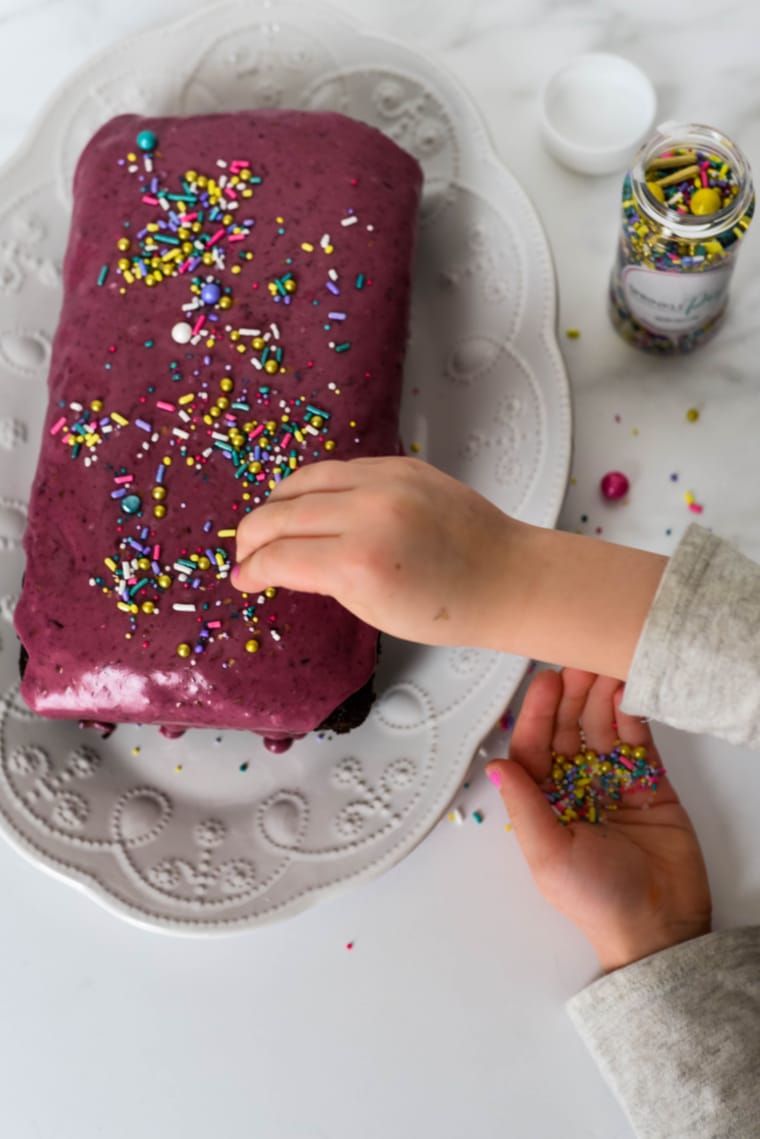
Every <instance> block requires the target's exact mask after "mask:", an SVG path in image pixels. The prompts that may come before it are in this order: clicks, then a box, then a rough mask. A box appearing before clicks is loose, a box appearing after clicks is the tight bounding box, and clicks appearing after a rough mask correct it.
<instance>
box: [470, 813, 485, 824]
mask: <svg viewBox="0 0 760 1139" xmlns="http://www.w3.org/2000/svg"><path fill="white" fill-rule="evenodd" d="M472 817H473V819H474V820H475V822H476V823H482V822H483V815H482V814H481V812H480V811H473V812H472Z"/></svg>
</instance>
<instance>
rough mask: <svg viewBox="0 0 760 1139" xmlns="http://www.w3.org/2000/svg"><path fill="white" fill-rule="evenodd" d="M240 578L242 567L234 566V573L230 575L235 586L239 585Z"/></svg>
mask: <svg viewBox="0 0 760 1139" xmlns="http://www.w3.org/2000/svg"><path fill="white" fill-rule="evenodd" d="M239 577H240V566H239V565H234V566H233V567H232V573H231V574H230V581H231V582H232V584H233V585H237V582H238V578H239Z"/></svg>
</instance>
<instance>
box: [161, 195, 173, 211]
mask: <svg viewBox="0 0 760 1139" xmlns="http://www.w3.org/2000/svg"><path fill="white" fill-rule="evenodd" d="M158 203H159V205H160V206H161V209H162V210H168V209H171V206H170V205H169V199H168V198H159V199H158Z"/></svg>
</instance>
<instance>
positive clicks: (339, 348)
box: [335, 340, 351, 352]
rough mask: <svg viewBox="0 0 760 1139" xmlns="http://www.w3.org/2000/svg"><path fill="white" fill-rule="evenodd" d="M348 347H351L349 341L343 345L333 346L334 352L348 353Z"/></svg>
mask: <svg viewBox="0 0 760 1139" xmlns="http://www.w3.org/2000/svg"><path fill="white" fill-rule="evenodd" d="M350 347H351V343H350V341H348V340H346V341H345V343H344V344H336V345H335V351H336V352H348V350H349V348H350Z"/></svg>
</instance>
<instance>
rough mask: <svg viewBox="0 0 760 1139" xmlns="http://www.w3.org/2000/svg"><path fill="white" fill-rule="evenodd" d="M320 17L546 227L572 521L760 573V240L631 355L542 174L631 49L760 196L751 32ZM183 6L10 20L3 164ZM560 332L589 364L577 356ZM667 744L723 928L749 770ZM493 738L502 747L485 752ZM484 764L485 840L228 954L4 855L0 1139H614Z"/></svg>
mask: <svg viewBox="0 0 760 1139" xmlns="http://www.w3.org/2000/svg"><path fill="white" fill-rule="evenodd" d="M337 6H338V7H342V8H344V9H345V10H346V11H349V12H350V14H351V15H352V16H353V17H354V18H357V19H359V18H363V19H365V20H366V21H367V22H368V23H369V24H370V25H372V26H374V27H375V28H378V29H380V30H381V31H384V32H386V33H389V34H392V35H393V36H395V37H396V38H398V39H401V40H404V41H406V42H408V43H409V44H412V45H414V46H416V47H417V48H418V50H422V51H431V52H435V53H437V54H438V56H439V57H440V58H441V59H442V60H443V62H444V63H445V64H446V65H448V67H449V69H450V70H451V71H452V72H453V73H454V74H455V75H456V76H457V77H458V78H459V79H460V80H461V81H462V83H463V84H464V85H465V86H466V87H467V88H468V89H469V91H470V93H471V95H472V97H473V98H474V100H475V102H476V103H477V104H478V106H479V107H480V109H481V112H482V113H483V115H484V117H485V120H486V122H487V125H488V128H489V130H490V133H491V136H492V139H493V142H494V146H495V148H496V150H497V152H498V153H499V155H500V156H501V158H502V159H503V160H504V161H505V162H506V163H507V164H508V165H509V167H510V168H511V169H512V170H513V172H514V173H515V174H516V175H517V177H518V178H519V179H520V181H521V183H522V185H523V186H524V188H525V189H526V191H527V192H528V194H529V195H530V197H531V198H532V200H533V202H534V204H535V206H536V208H537V210H538V212H539V214H540V217H541V219H542V222H543V224H544V227H545V230H546V233H547V236H548V239H549V242H550V245H551V249H552V253H553V256H554V261H555V266H556V275H557V282H558V291H559V315H558V328H559V333H560V335H559V339H560V346H561V349H562V352H563V354H564V357H565V360H566V364H567V368H568V372H569V376H570V381H571V387H572V395H573V404H574V416H575V435H574V459H573V465H572V472H571V474H572V477H571V483H570V486H569V489H568V494H567V497H566V500H565V504H564V507H563V510H562V513H561V516H560V520H559V525H560V526H562V527H563V528H565V529H568V530H579V531H581V532H584V533H590V534H594V533H597V534H600V535H601V536H603V537H604V538H607V539H610V540H613V541H621V542H625V543H628V544H632V545H637V546H641V547H645V548H648V549H652V550H657V551H660V552H663V553H667V552H669V551H670V550H672V549H673V547H674V545H675V543H676V541H677V540H678V537H679V536H680V534H681V533H682V532H683V530H684V528H685V527H686V526H687V525H688V523H689V522H690V521H691V520H692V518H693V517H694V516H693V515H692V514H690V513H689V510H688V508H687V506H686V504H685V502H684V492H685V491H691V492H692V493H693V494H694V495H695V497H696V498H697V499H698V501H699V502H700V503H702V504H703V506H704V513H703V514H702V515H701V518H700V521H701V522H702V523H703V524H704V525H707V526H709V527H711V528H713V529H715V530H716V532H718V533H720V534H721V535H723V536H726V537H729V538H731V539H734V540H735V541H736V542H737V543H738V544H739V545H740V546H741V548H742V549H744V550H745V551H746V552H747V553H748V554H750V555H751V556H754V557H756V558H758V557H760V517H759V516H758V511H757V500H758V490H757V484H758V479H757V467H758V460H757V453H758V451H757V438H758V427H760V383H759V382H758V377H757V360H758V358H760V324H759V323H758V321H757V319H756V312H757V308H758V303H760V240H758V238H757V237H756V236H753V235H752V234H751V235H750V236H749V237H748V240H747V242H746V248H745V249H743V250H742V253H741V257H740V258H739V263H738V268H737V272H736V276H735V279H734V284H733V291H732V300H731V307H730V313H729V317H728V319H727V322H726V324H725V326H724V328H723V329H722V331H721V332H720V334H719V336H718V337H717V338H716V339H715V340H714V342H712V343H711V344H710V345H708V346H707V347H705V348H703V349H702V350H701V351H700V352H699V353H698V354H695V355H694V356H692V357H691V358H685V359H682V360H671V361H662V360H655V359H650V358H648V357H646V356H644V355H641V354H639V353H637V352H636V350H634V349H632V348H629V347H628V346H626V345H625V344H623V343H622V341H621V340H620V339H619V338H618V337H617V335H616V334H615V332H614V331H613V330H612V328H611V326H610V325H609V323H608V319H607V315H606V287H607V278H608V274H609V270H610V266H611V262H612V255H613V249H614V243H615V239H616V232H617V221H618V201H619V184H620V176H619V175H612V176H607V177H601V178H594V179H592V178H586V177H583V176H581V175H576V174H572V173H570V172H568V171H566V170H564V169H562V168H561V167H559V166H557V165H556V164H555V162H554V161H553V160H552V159H551V158H550V157H549V156H548V155H547V154H546V153H545V151H544V149H543V147H542V144H541V141H540V137H539V133H538V102H537V100H538V92H539V90H540V88H541V86H542V83H543V82H544V80H545V79H546V78H547V77H548V75H549V74H551V72H552V71H553V70H555V69H556V68H557V67H558V66H559V65H560V64H562V63H563V62H564V61H565V60H567V59H569V58H570V57H571V56H573V55H575V54H577V53H579V52H582V51H588V50H606V51H614V52H618V53H620V54H623V55H625V56H627V57H628V58H630V59H631V60H633V61H634V62H636V63H638V64H639V65H640V66H641V67H643V68H644V70H645V71H647V73H648V74H649V75H650V76H651V78H652V80H653V82H654V84H655V86H656V89H657V93H658V98H659V118H660V119H665V118H674V119H683V120H686V121H704V122H708V123H711V124H714V125H716V126H719V127H721V128H722V129H724V130H725V131H726V132H727V133H728V134H730V135H732V136H733V137H735V138H736V139H737V140H739V141H740V143H741V145H742V147H743V149H744V151H745V152H746V154H747V155H748V157H749V159H750V162H751V164H752V165H753V167H754V169H755V170H756V171H760V115H758V114H757V109H758V104H759V103H760V61H758V59H757V51H756V43H757V38H756V37H757V34H758V32H760V10H758V9H757V7H756V6H755V5H754V4H752V3H751V2H750V0H734V2H729V3H727V4H726V5H724V7H723V9H722V11H721V14H720V24H719V30H718V29H717V26H716V15H715V5H714V0H710V2H709V3H708V2H707V0H689V2H687V0H672V2H671V3H670V4H669V5H667V6H664V5H662V4H661V3H659V2H655V0H640V2H639V3H638V4H636V5H633V6H632V5H630V4H623V3H622V2H621V0H588V2H585V3H577V4H566V3H560V2H552V0H471V2H469V3H467V2H464V0H457V2H456V3H455V2H454V0H439V2H436V0H341V3H340V4H339V5H337ZM196 7H201V5H200V4H195V3H194V0H152V2H150V3H149V2H148V0H131V3H130V4H128V5H115V4H112V3H109V2H107V0H0V163H2V162H4V161H5V160H6V159H10V158H11V156H12V155H13V152H14V150H15V149H16V148H17V147H18V146H19V145H21V144H22V143H23V141H24V139H25V137H26V136H27V135H28V133H29V131H30V130H31V129H32V128H33V124H34V122H35V120H36V118H37V116H38V115H39V114H40V112H41V110H42V108H43V107H44V105H45V103H46V101H48V100H49V99H50V98H51V97H52V96H53V95H54V93H55V91H56V88H57V86H58V85H59V84H60V83H61V82H62V81H64V80H65V79H66V78H67V77H68V76H69V75H70V74H71V73H72V71H74V70H75V69H76V68H77V67H78V66H79V65H81V64H83V63H84V62H86V61H87V60H88V59H89V58H90V57H91V56H92V55H93V54H94V53H96V52H97V51H99V50H100V49H102V48H105V47H109V46H111V45H113V44H115V43H117V42H118V41H119V40H120V39H121V38H122V37H124V36H127V35H129V34H131V33H134V32H138V31H141V30H143V29H146V28H149V27H151V26H153V25H154V24H156V23H157V22H163V21H164V20H171V19H174V18H176V17H178V16H180V15H182V14H184V13H185V12H187V11H188V10H189V9H190V8H193V9H194V8H196ZM571 327H574V328H578V329H580V331H581V336H580V338H579V339H577V340H569V339H567V338H566V337H565V336H564V330H566V329H567V328H571ZM690 408H696V409H697V410H698V411H699V418H698V419H697V420H696V421H690V420H689V419H687V415H686V413H687V411H688V410H689V409H690ZM610 469H619V470H623V471H625V472H626V473H627V475H628V476H629V478H630V480H631V492H630V495H629V499H628V501H627V502H626V503H625V504H616V505H611V504H609V503H606V502H605V501H604V500H603V499H602V498H601V496H600V494H599V491H598V483H599V479H600V477H601V476H602V475H603V474H604V473H605V472H606V471H608V470H610ZM673 474H677V475H678V479H677V480H673V479H672V478H671V475H673ZM656 735H657V739H658V743H659V744H660V746H661V750H662V751H663V754H664V757H665V759H666V762H667V765H668V767H669V769H670V771H671V774H672V776H673V778H674V781H675V783H676V785H677V786H678V789H679V791H680V792H681V794H682V797H683V799H684V801H685V803H686V805H687V807H688V809H689V810H690V812H691V814H692V817H693V819H694V821H695V824H696V826H697V830H698V833H699V835H700V839H701V841H702V843H703V847H704V850H705V855H706V859H707V863H708V868H709V871H710V878H711V883H712V887H713V891H714V898H715V913H716V925H717V926H719V927H727V926H732V925H736V924H741V923H748V922H752V921H755V922H756V921H758V920H760V852H759V851H758V848H757V844H756V841H755V837H754V832H755V831H756V819H755V809H754V807H753V800H756V799H757V794H758V793H760V768H759V767H758V766H757V760H756V758H753V757H752V755H751V754H750V753H748V752H746V751H744V750H742V749H739V748H733V747H730V746H729V745H727V744H723V743H718V742H716V741H714V740H711V739H708V738H706V737H692V736H688V735H685V734H683V733H677V732H674V731H671V730H667V729H662V728H658V729H657V732H656ZM505 742H506V741H505V739H504V737H503V736H498V735H497V736H494V737H493V738H492V739H491V740H490V741H489V749H490V750H492V751H493V750H496V751H498V749H499V748H502V747H503V746H504V744H505ZM482 758H483V757H482V756H481V757H480V758H479V760H478V761H477V762H476V764H475V767H474V772H473V776H472V779H471V783H470V787H469V788H468V790H467V791H466V793H465V795H466V801H467V803H468V805H469V806H470V808H471V809H474V808H475V807H483V808H484V809H485V814H486V819H485V823H484V824H483V825H482V826H481V827H472V826H471V827H469V828H463V829H461V830H457V829H456V828H453V827H452V826H451V825H450V824H449V823H447V822H446V821H444V822H442V823H441V824H440V825H439V826H438V827H437V828H436V829H435V830H434V831H433V832H432V834H431V835H430V836H429V837H428V838H427V839H426V840H425V841H424V842H423V843H422V844H421V846H420V847H418V848H417V850H416V851H414V853H413V854H412V855H410V856H409V857H408V858H407V859H405V860H404V861H403V862H402V863H401V864H400V865H399V866H397V867H396V868H395V869H394V870H392V871H391V872H389V873H387V874H385V875H384V876H383V877H381V878H379V879H377V880H376V881H374V882H371V883H370V884H369V885H364V886H362V887H361V888H359V889H356V890H354V891H351V892H348V893H345V894H343V895H341V896H340V897H338V898H337V899H336V900H333V901H331V902H329V903H327V904H324V905H321V906H318V907H316V908H315V909H313V910H311V911H309V912H307V913H305V914H303V915H301V916H299V917H298V918H296V919H294V920H291V921H287V922H284V923H282V924H279V925H275V926H271V927H266V928H264V929H261V930H257V931H255V932H254V933H250V934H245V935H240V936H237V937H234V938H229V939H220V940H211V941H201V940H197V941H196V940H193V941H180V940H177V939H174V938H170V937H166V938H165V937H157V936H152V935H149V934H147V933H144V932H142V931H140V930H138V929H136V928H133V927H131V926H128V925H126V924H125V923H123V922H120V921H118V920H117V919H115V918H114V917H113V916H112V915H110V914H108V913H107V912H105V911H103V910H101V909H100V908H99V907H98V906H96V905H94V904H93V903H92V901H91V900H90V899H89V898H87V897H85V895H84V894H82V893H80V892H78V891H74V890H70V889H65V888H63V887H62V886H61V885H60V883H58V882H57V881H54V880H53V879H51V878H49V877H48V876H46V875H43V874H41V873H40V872H39V871H38V870H37V869H36V868H35V867H33V866H31V865H30V864H28V863H27V862H26V861H24V860H22V859H21V858H19V857H18V856H17V855H16V854H15V853H14V852H13V851H12V850H11V849H10V848H9V847H7V846H6V845H5V844H0V891H2V896H3V901H4V905H3V907H2V911H0V945H1V946H2V952H1V954H0V962H2V967H1V968H0V1009H2V1019H3V1033H2V1040H1V1041H0V1071H2V1072H3V1079H2V1081H0V1082H1V1083H2V1087H3V1125H4V1129H5V1131H6V1133H7V1134H8V1135H12V1136H13V1139H95V1136H100V1135H107V1136H108V1139H127V1137H131V1136H134V1135H136V1134H140V1135H141V1136H145V1137H146V1139H153V1137H154V1136H156V1137H158V1136H159V1135H161V1136H175V1135H176V1136H180V1135H181V1136H182V1137H183V1139H200V1137H201V1136H205V1135H207V1134H209V1133H214V1132H215V1131H218V1130H219V1129H220V1128H223V1129H224V1130H225V1132H230V1133H233V1134H240V1133H242V1134H251V1135H255V1136H256V1137H257V1139H353V1137H354V1136H356V1135H361V1136H362V1137H363V1139H380V1137H381V1136H383V1137H384V1136H387V1135H389V1134H392V1135H397V1136H400V1137H403V1139H406V1137H407V1136H408V1137H409V1139H411V1137H412V1136H415V1137H417V1136H426V1137H427V1136H436V1137H440V1139H458V1137H459V1136H461V1135H462V1134H465V1133H467V1134H473V1135H477V1136H482V1137H483V1139H497V1137H501V1136H507V1135H509V1136H519V1137H520V1139H523V1137H524V1139H544V1137H547V1139H548V1137H549V1136H553V1135H555V1134H557V1133H558V1132H561V1133H562V1134H563V1135H564V1136H566V1137H567V1139H630V1136H631V1135H632V1132H631V1129H630V1127H629V1125H628V1124H627V1122H626V1120H625V1118H624V1116H623V1114H622V1113H621V1110H620V1108H619V1107H618V1105H617V1104H616V1103H615V1101H614V1100H613V1098H612V1096H611V1095H610V1093H609V1092H608V1091H607V1089H606V1087H605V1085H604V1084H603V1082H602V1080H601V1077H600V1075H599V1073H598V1071H597V1070H596V1068H595V1066H594V1064H593V1063H592V1061H591V1060H590V1058H589V1057H588V1056H587V1054H586V1052H585V1050H584V1047H583V1045H582V1043H581V1042H580V1040H579V1039H578V1038H577V1036H576V1035H575V1033H574V1030H573V1029H572V1026H571V1025H570V1023H569V1021H568V1019H567V1017H566V1014H565V1012H564V1007H563V1006H564V1001H565V1000H566V999H567V998H568V997H570V996H571V995H572V994H573V993H574V992H576V991H577V990H578V989H579V988H581V987H583V986H584V985H586V984H588V983H589V982H590V981H591V980H592V979H593V978H594V977H595V976H596V975H597V965H596V961H595V958H594V956H593V954H592V951H591V949H590V948H589V946H588V945H587V944H586V943H585V942H584V941H583V940H582V939H581V937H580V935H578V934H576V932H575V930H574V929H573V928H572V927H571V926H569V924H568V923H567V922H566V921H565V920H564V919H563V918H561V917H560V916H559V915H558V914H556V913H555V912H554V911H553V910H551V909H550V908H549V907H548V906H547V905H546V904H544V903H543V901H542V900H541V898H540V897H539V896H538V894H537V892H536V890H535V888H534V887H533V885H532V883H531V881H530V878H529V876H528V874H527V871H526V869H525V866H524V864H523V860H522V857H521V855H520V852H519V849H518V847H517V845H516V843H515V841H514V837H513V836H512V835H508V834H505V833H504V828H503V819H502V818H501V815H500V811H499V809H498V805H497V803H496V802H495V800H494V799H493V792H492V791H491V790H490V788H489V786H488V784H487V782H486V780H485V778H484V776H483V775H482ZM349 942H350V943H353V949H352V950H351V951H350V952H349V951H347V949H346V945H347V944H348V943H349ZM547 1092H548V1093H549V1094H547Z"/></svg>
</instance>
